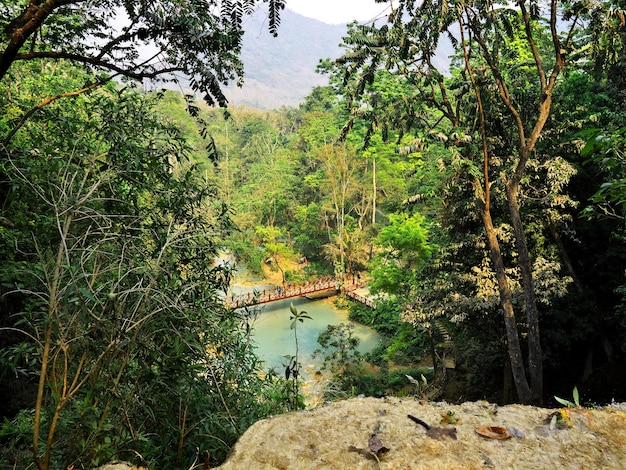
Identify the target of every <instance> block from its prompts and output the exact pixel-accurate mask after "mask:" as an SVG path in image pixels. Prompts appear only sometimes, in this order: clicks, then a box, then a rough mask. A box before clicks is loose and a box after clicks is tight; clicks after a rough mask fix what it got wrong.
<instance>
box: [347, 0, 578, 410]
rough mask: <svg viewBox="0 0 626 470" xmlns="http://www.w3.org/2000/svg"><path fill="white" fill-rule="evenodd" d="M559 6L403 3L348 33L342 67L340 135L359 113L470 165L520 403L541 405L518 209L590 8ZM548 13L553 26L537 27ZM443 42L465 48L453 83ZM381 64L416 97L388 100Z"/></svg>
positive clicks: (529, 275)
mask: <svg viewBox="0 0 626 470" xmlns="http://www.w3.org/2000/svg"><path fill="white" fill-rule="evenodd" d="M560 8H562V7H561V5H560V3H559V2H558V1H557V0H552V1H551V2H550V3H549V4H548V5H547V10H546V11H541V9H540V8H539V5H538V4H537V3H535V2H525V1H522V2H518V3H517V7H516V8H514V7H512V6H511V5H510V4H505V3H502V4H500V3H498V2H490V1H487V2H482V1H481V2H470V3H467V2H448V1H432V2H423V3H421V4H419V5H418V4H417V3H416V2H415V1H413V0H406V1H400V2H399V3H398V6H397V8H396V9H395V10H394V11H393V12H392V13H391V15H390V16H389V19H388V24H384V25H382V26H380V27H378V26H376V25H375V24H373V25H369V26H367V25H366V26H353V29H352V32H351V33H352V34H351V36H350V37H349V38H347V40H346V44H347V45H348V46H349V50H348V52H347V53H346V54H345V55H344V56H343V57H342V58H340V59H339V60H338V61H337V62H336V63H337V66H338V69H337V71H336V73H338V74H341V75H343V76H344V83H349V84H350V85H346V88H345V89H346V91H345V95H346V99H347V101H348V103H349V104H350V105H351V108H352V110H353V114H352V118H351V120H350V121H349V122H348V123H347V124H346V126H345V127H344V133H346V132H348V131H349V130H350V129H351V128H352V126H353V125H354V122H355V121H356V120H359V119H364V120H366V121H368V122H369V123H370V129H371V131H372V132H373V131H375V130H376V129H377V128H380V129H381V131H382V132H383V133H385V132H386V129H388V128H389V127H395V128H399V129H403V130H404V131H408V130H409V129H414V130H415V131H416V132H421V133H422V135H425V136H427V137H430V138H435V139H437V140H439V141H441V142H445V144H446V145H447V146H448V148H449V150H450V152H451V153H452V154H453V155H457V156H458V157H460V158H461V159H462V161H463V166H464V171H466V172H467V174H468V175H469V176H470V179H471V180H473V186H474V192H475V203H476V206H475V207H476V210H477V212H478V214H480V217H481V220H482V223H483V226H484V231H485V235H486V241H487V244H488V247H489V251H490V255H491V262H492V269H493V272H494V275H495V277H496V279H497V283H498V290H499V295H500V304H501V308H502V311H503V314H504V323H505V326H506V331H507V340H508V341H507V345H508V352H509V358H510V361H511V364H512V369H513V376H514V380H515V384H516V388H517V392H518V396H519V399H520V401H522V402H524V403H528V402H539V401H541V398H542V390H543V385H542V384H543V372H542V363H543V357H542V351H541V341H540V335H539V311H538V309H537V302H536V295H535V290H534V289H535V288H534V281H533V260H532V257H531V254H530V252H529V248H528V244H527V239H526V234H525V231H524V224H523V219H522V215H521V212H520V207H521V206H522V203H523V200H522V198H523V195H522V192H521V187H522V184H523V181H524V177H525V176H526V173H527V169H528V165H529V162H531V160H532V158H533V156H534V155H535V153H536V147H537V143H538V141H539V139H540V137H541V136H542V132H543V130H544V127H545V124H546V122H547V120H548V118H549V116H550V113H551V111H552V97H553V94H554V91H555V88H556V87H557V84H558V78H559V76H560V74H561V72H562V71H563V69H564V68H565V65H566V60H567V57H568V52H569V51H572V50H574V49H575V47H576V46H577V44H576V43H575V42H574V32H575V30H576V29H577V27H578V25H579V19H580V16H581V15H582V14H585V13H586V11H587V10H586V7H584V6H582V5H579V4H576V6H575V7H572V8H568V7H563V8H564V9H565V12H566V15H565V18H566V19H567V20H569V21H568V22H566V23H559V21H560V19H559V9H560ZM544 20H545V22H546V24H547V26H546V27H545V28H544V27H542V26H541V25H542V22H543V21H544ZM557 23H558V25H557ZM444 37H445V38H446V39H447V40H449V41H450V43H451V44H452V45H453V46H454V47H455V49H456V52H457V54H458V64H459V69H458V70H457V71H456V74H455V80H452V81H451V80H448V79H447V78H446V76H445V75H444V74H443V72H442V70H440V69H438V68H437V66H436V62H435V58H436V55H437V51H438V47H439V46H440V44H441V43H442V41H443V38H444ZM515 49H516V50H517V51H518V52H520V51H521V52H523V53H524V54H525V55H526V57H528V58H529V59H530V60H529V64H530V65H529V67H528V68H526V69H524V70H521V73H523V74H524V78H525V80H527V82H526V84H525V85H526V86H523V87H521V88H517V87H515V86H514V83H519V79H520V78H521V76H520V71H519V69H518V65H519V63H518V61H517V60H510V57H507V56H506V55H505V53H507V52H514V50H515ZM381 68H384V69H386V70H388V71H389V73H392V74H394V75H396V76H398V77H401V78H402V79H403V80H404V82H405V83H406V84H407V87H408V88H409V90H410V92H409V93H407V94H405V95H400V96H398V95H392V96H387V97H386V96H384V95H383V94H381V93H380V92H377V90H376V89H375V87H374V86H373V84H374V83H376V81H377V80H378V77H379V75H380V72H379V69H381ZM530 71H532V74H530V73H528V72H530ZM405 89H406V88H405ZM379 109H382V110H384V112H382V113H379V112H378V110H379ZM494 185H498V186H499V187H500V188H501V191H500V190H498V192H496V194H497V195H502V196H503V197H504V198H505V201H506V205H507V208H508V212H509V221H510V224H511V226H512V228H513V232H514V237H515V238H514V239H515V247H516V255H517V260H516V263H517V267H518V268H519V269H520V272H521V278H522V287H523V293H524V313H525V316H526V322H525V323H526V324H527V327H528V331H527V336H528V371H529V376H528V377H527V375H526V366H525V365H524V360H523V355H522V348H521V345H520V342H519V338H520V334H519V332H518V320H517V317H516V313H515V308H514V302H513V298H512V291H511V286H510V282H509V278H508V276H507V274H506V266H505V260H504V257H503V254H502V251H501V247H500V241H499V239H498V233H497V230H496V227H495V225H494V221H493V216H492V198H493V192H494V191H493V190H494V188H495V187H494ZM528 379H530V382H529V380H528Z"/></svg>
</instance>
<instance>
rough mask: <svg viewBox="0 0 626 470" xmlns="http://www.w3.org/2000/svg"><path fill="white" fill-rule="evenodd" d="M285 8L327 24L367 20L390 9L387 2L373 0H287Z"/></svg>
mask: <svg viewBox="0 0 626 470" xmlns="http://www.w3.org/2000/svg"><path fill="white" fill-rule="evenodd" d="M287 8H288V9H290V10H293V11H295V12H296V13H299V14H301V15H302V16H306V17H308V18H314V19H316V20H319V21H323V22H324V23H328V24H340V23H349V22H350V21H353V20H358V21H360V22H367V21H369V20H373V19H375V18H378V17H380V16H381V15H382V16H386V15H387V14H388V13H389V11H390V6H389V2H387V3H375V2H374V0H287Z"/></svg>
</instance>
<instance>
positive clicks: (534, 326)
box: [505, 179, 543, 403]
mask: <svg viewBox="0 0 626 470" xmlns="http://www.w3.org/2000/svg"><path fill="white" fill-rule="evenodd" d="M505 187H506V196H507V201H508V204H509V214H510V216H511V223H512V225H513V232H514V233H515V247H516V248H517V256H518V259H519V267H520V271H521V273H522V283H523V290H524V305H525V307H526V321H527V323H528V374H529V376H530V387H531V393H532V397H531V400H532V402H533V403H541V401H542V394H543V355H542V352H541V340H540V337H539V311H538V309H537V301H536V298H535V286H534V283H533V270H532V262H531V260H530V254H529V253H528V244H527V243H526V235H525V233H524V227H523V224H522V217H521V215H520V211H519V200H518V195H519V183H518V180H517V179H513V180H511V181H507V182H506V183H505Z"/></svg>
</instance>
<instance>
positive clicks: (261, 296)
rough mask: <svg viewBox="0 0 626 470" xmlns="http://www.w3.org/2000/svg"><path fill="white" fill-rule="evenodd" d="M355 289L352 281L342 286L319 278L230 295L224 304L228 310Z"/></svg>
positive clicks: (336, 282)
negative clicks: (332, 291) (320, 293)
mask: <svg viewBox="0 0 626 470" xmlns="http://www.w3.org/2000/svg"><path fill="white" fill-rule="evenodd" d="M357 287H359V285H358V283H355V280H354V279H352V280H351V281H347V282H346V283H344V284H343V286H342V285H341V284H340V282H339V281H338V280H337V279H335V278H320V279H318V280H317V281H307V282H302V283H300V284H288V285H287V287H285V288H282V287H280V286H279V287H276V288H275V289H263V290H262V291H254V292H248V293H246V294H240V295H231V296H230V297H229V298H228V299H227V300H226V304H227V306H228V307H229V308H240V307H244V306H252V305H259V304H266V303H269V302H276V301H278V300H285V299H291V298H293V297H302V296H305V295H308V294H314V293H316V292H323V291H327V290H339V289H342V290H343V291H344V292H345V293H349V292H351V291H352V290H354V289H356V288H357ZM359 297H360V296H359ZM353 298H355V297H353ZM355 300H358V301H360V302H362V301H363V300H361V299H360V298H355Z"/></svg>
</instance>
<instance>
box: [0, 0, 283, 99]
mask: <svg viewBox="0 0 626 470" xmlns="http://www.w3.org/2000/svg"><path fill="white" fill-rule="evenodd" d="M259 3H261V2H260V1H259V0H234V1H225V2H221V4H219V3H218V2H214V1H199V2H186V3H184V4H182V3H180V2H176V1H172V0H164V1H157V2H145V1H140V2H124V1H121V0H105V1H97V2H95V1H91V0H89V1H83V0H43V1H37V2H36V1H32V0H29V1H27V0H18V1H14V0H3V1H2V2H1V4H2V11H3V15H2V18H0V28H2V30H3V33H4V34H3V37H2V43H1V46H0V47H1V52H0V80H2V79H3V78H4V77H5V75H6V74H7V72H8V71H9V69H10V67H11V65H12V64H13V63H14V62H16V61H30V60H37V59H46V60H54V61H58V60H63V59H64V60H69V61H72V62H75V63H80V64H83V65H85V66H87V67H93V68H95V69H97V70H103V71H107V72H109V73H112V74H115V75H121V76H124V77H128V78H132V79H135V80H143V79H156V78H159V79H164V80H175V81H176V80H179V79H180V78H181V77H180V75H183V76H184V77H187V78H188V79H189V80H190V82H189V83H190V85H191V88H193V89H194V90H196V91H198V92H199V93H202V95H203V97H204V100H205V101H206V102H207V103H210V104H213V103H218V104H220V105H221V106H224V105H225V104H226V98H225V97H224V95H223V93H222V92H221V90H220V85H219V84H220V83H223V82H226V81H230V80H234V79H237V78H238V77H240V76H241V75H242V73H243V68H242V64H241V62H240V60H239V53H240V51H241V41H242V37H243V29H242V21H243V18H244V16H245V15H248V14H251V13H252V12H253V11H254V9H255V8H256V6H257V4H259ZM267 3H269V22H268V25H269V29H270V32H271V33H272V34H274V35H277V34H278V26H279V24H280V10H282V9H283V8H284V7H285V2H284V0H267ZM146 50H149V51H150V52H148V53H146V52H145V51H146Z"/></svg>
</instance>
